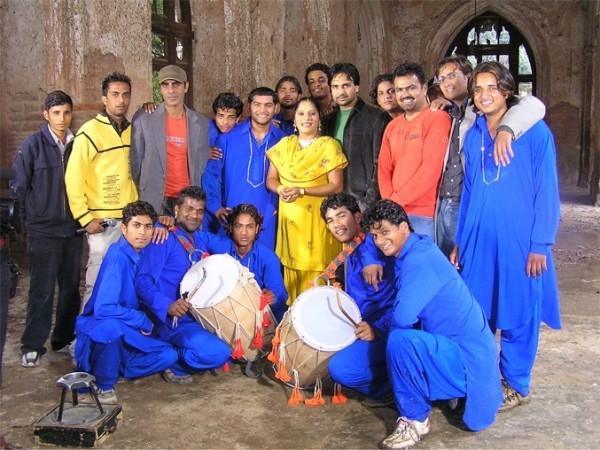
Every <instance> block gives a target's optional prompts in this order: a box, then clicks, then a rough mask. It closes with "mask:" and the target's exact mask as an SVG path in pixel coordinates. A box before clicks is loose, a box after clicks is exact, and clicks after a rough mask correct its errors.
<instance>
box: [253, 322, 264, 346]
mask: <svg viewBox="0 0 600 450" xmlns="http://www.w3.org/2000/svg"><path fill="white" fill-rule="evenodd" d="M252 347H254V348H256V349H262V348H263V334H262V330H261V329H260V327H259V326H257V327H256V333H255V334H254V339H253V340H252Z"/></svg>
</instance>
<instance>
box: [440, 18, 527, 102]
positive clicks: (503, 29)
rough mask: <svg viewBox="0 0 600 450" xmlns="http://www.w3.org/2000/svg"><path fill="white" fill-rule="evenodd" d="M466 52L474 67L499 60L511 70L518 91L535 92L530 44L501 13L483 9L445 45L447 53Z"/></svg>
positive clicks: (463, 53) (525, 93) (522, 93)
mask: <svg viewBox="0 0 600 450" xmlns="http://www.w3.org/2000/svg"><path fill="white" fill-rule="evenodd" d="M455 53H458V54H462V55H465V56H467V58H468V59H469V61H471V64H472V65H473V67H475V66H476V65H477V64H479V63H480V62H485V61H499V62H501V63H502V64H504V65H505V66H506V67H507V68H508V69H509V70H510V71H511V73H512V75H513V77H514V79H515V82H516V84H517V93H518V94H519V95H535V94H536V88H537V86H536V64H535V57H534V55H533V52H532V50H531V46H530V45H529V43H528V42H527V40H526V39H525V38H524V37H523V35H522V34H521V33H520V32H519V30H518V29H517V28H516V27H515V26H514V25H513V24H511V23H510V22H509V21H507V20H506V19H504V18H503V17H502V16H499V15H497V14H493V13H491V12H487V13H483V14H481V15H479V16H477V17H476V18H475V19H473V20H471V21H470V22H468V23H467V24H466V25H465V26H464V27H463V28H462V30H461V31H460V32H459V33H458V35H457V36H456V37H455V38H454V41H453V42H452V44H450V46H449V47H448V49H447V51H446V55H447V56H449V55H452V54H455Z"/></svg>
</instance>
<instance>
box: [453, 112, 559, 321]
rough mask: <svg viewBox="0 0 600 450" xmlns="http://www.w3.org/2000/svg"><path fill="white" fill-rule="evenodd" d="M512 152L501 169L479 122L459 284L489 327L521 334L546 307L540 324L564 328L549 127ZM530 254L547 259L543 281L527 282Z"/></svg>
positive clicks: (466, 189) (466, 194)
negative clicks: (556, 265)
mask: <svg viewBox="0 0 600 450" xmlns="http://www.w3.org/2000/svg"><path fill="white" fill-rule="evenodd" d="M482 139H483V141H482ZM482 142H483V147H484V148H485V151H483V152H482V150H481V147H482ZM512 148H513V150H514V153H515V156H514V158H512V160H511V162H510V164H508V165H507V166H506V167H500V166H496V165H495V164H494V161H493V157H492V152H493V140H492V138H491V136H490V134H489V131H488V129H487V123H486V118H485V116H481V117H479V118H478V119H477V121H476V122H475V125H474V126H473V127H472V128H471V129H470V131H469V132H468V133H467V136H466V138H465V144H464V152H465V159H466V165H465V178H464V186H463V194H462V201H461V206H460V216H459V223H458V231H457V236H456V243H457V245H458V246H459V250H460V255H459V256H460V258H459V262H460V265H461V266H462V277H463V279H464V280H465V282H466V283H467V285H468V286H469V287H470V289H471V291H472V292H473V295H474V296H475V298H476V299H477V301H478V302H479V303H480V304H481V306H482V307H483V310H484V311H485V313H486V316H487V317H488V318H489V319H490V324H491V326H492V328H495V329H496V328H497V329H502V330H508V329H515V328H519V327H521V326H522V325H524V324H526V323H528V322H529V321H530V320H531V319H532V317H533V313H534V309H535V306H536V304H538V303H540V302H541V306H542V320H543V321H544V322H546V323H547V324H548V325H549V326H551V327H552V328H556V329H559V328H560V326H561V323H560V310H559V300H558V287H557V281H556V273H555V270H554V263H553V259H552V245H553V244H554V239H555V236H556V231H557V228H558V221H559V219H560V200H559V194H558V182H557V171H556V150H555V147H554V139H553V137H552V133H551V132H550V130H549V129H548V127H547V125H546V124H545V123H544V122H543V121H539V122H538V123H537V124H535V125H534V126H533V127H532V128H531V129H529V130H528V131H527V132H525V133H524V134H523V135H522V136H521V137H519V139H518V140H516V141H514V142H513V143H512ZM498 167H500V168H498ZM484 177H485V181H484ZM496 178H497V181H495V180H496ZM529 253H539V254H542V255H546V258H547V264H548V270H547V271H545V272H544V273H543V275H542V276H539V277H537V278H533V277H531V278H528V277H527V275H526V273H525V266H526V262H527V258H528V255H529Z"/></svg>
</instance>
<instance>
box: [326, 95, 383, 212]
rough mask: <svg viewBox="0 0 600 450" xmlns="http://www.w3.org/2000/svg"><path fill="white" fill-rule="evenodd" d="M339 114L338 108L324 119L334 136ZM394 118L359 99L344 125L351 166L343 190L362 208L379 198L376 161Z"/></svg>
mask: <svg viewBox="0 0 600 450" xmlns="http://www.w3.org/2000/svg"><path fill="white" fill-rule="evenodd" d="M338 114H339V109H338V110H336V111H334V112H333V113H332V114H331V115H330V116H329V117H327V118H324V119H323V134H324V135H325V136H333V131H334V127H335V121H336V119H337V117H338ZM391 120H392V118H391V117H390V115H389V114H388V113H386V112H385V111H382V110H381V109H379V108H376V107H375V106H371V105H367V104H366V103H365V102H364V101H363V100H362V99H360V98H359V99H358V102H357V103H356V105H355V106H354V108H353V109H352V112H351V113H350V117H348V122H346V128H344V142H343V144H342V147H343V149H344V153H345V154H346V157H347V158H348V167H347V168H346V170H345V171H344V191H345V192H347V193H348V194H351V195H353V196H354V197H355V198H356V200H358V204H359V205H360V209H361V210H362V211H364V210H365V209H366V208H367V206H369V205H370V204H372V203H373V202H374V201H375V200H378V199H379V198H380V195H379V186H378V185H377V160H378V158H379V150H380V149H381V140H382V139H383V132H384V131H385V127H386V126H387V124H388V123H389V122H390V121H391Z"/></svg>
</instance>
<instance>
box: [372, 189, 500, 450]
mask: <svg viewBox="0 0 600 450" xmlns="http://www.w3.org/2000/svg"><path fill="white" fill-rule="evenodd" d="M363 225H364V226H365V228H366V229H368V230H369V233H370V234H371V235H372V236H373V240H374V241H375V244H376V245H377V247H378V248H379V249H380V250H381V251H382V252H383V253H384V254H385V255H386V256H395V257H396V262H395V273H396V287H397V290H398V292H397V294H396V301H395V304H394V309H393V317H392V321H391V325H390V334H389V337H388V343H387V350H386V351H387V364H388V371H389V374H390V377H391V380H392V389H393V394H394V397H395V399H396V408H397V409H398V412H399V416H400V417H399V418H398V424H397V426H396V429H395V430H394V432H393V433H392V434H391V435H390V436H388V437H387V438H386V439H384V441H383V447H384V448H407V447H409V446H412V445H414V444H416V443H417V442H419V441H420V440H421V437H422V436H423V435H424V434H426V433H428V432H429V414H430V412H431V402H432V401H435V400H444V399H453V398H461V397H466V402H465V412H464V415H463V420H464V423H465V425H466V426H467V427H468V428H469V429H471V430H473V431H479V430H483V429H484V428H486V427H488V426H490V425H491V424H492V423H493V422H494V419H495V416H496V412H497V411H498V408H499V406H500V403H501V402H502V390H501V387H500V386H501V384H500V374H499V371H498V361H497V354H496V342H495V340H494V336H493V335H492V333H491V331H490V329H489V327H488V325H487V320H486V317H485V315H484V313H483V310H482V309H481V307H480V306H479V304H478V303H477V301H476V300H475V298H474V297H473V295H472V294H471V292H470V291H469V289H468V288H467V286H466V284H465V283H464V281H463V280H462V279H461V278H460V276H459V274H458V273H457V271H456V270H455V269H454V267H453V266H452V265H451V264H449V263H448V260H447V259H446V258H445V257H444V255H443V254H442V252H441V251H440V250H439V249H438V248H437V246H436V245H435V243H434V242H433V241H432V240H431V239H430V238H429V237H427V236H424V235H420V234H416V233H413V232H412V228H411V226H410V222H409V220H408V216H407V215H406V211H404V209H403V208H402V207H401V206H400V205H398V204H397V203H394V202H393V201H391V200H380V201H378V202H376V203H375V204H374V205H372V206H371V207H369V209H368V210H367V211H366V212H365V216H364V219H363ZM418 321H420V323H421V328H420V329H413V328H412V327H413V325H414V324H415V323H417V322H418Z"/></svg>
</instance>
